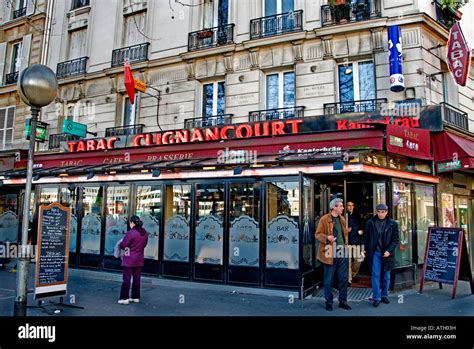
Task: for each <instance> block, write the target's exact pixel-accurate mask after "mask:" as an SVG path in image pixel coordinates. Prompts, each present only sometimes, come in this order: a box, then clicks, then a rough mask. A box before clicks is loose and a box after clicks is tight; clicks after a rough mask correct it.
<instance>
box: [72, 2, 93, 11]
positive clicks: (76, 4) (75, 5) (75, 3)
mask: <svg viewBox="0 0 474 349" xmlns="http://www.w3.org/2000/svg"><path fill="white" fill-rule="evenodd" d="M84 6H89V0H72V3H71V10H75V9H77V8H80V7H84Z"/></svg>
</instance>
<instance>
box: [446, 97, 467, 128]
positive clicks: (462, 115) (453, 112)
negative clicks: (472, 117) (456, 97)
mask: <svg viewBox="0 0 474 349" xmlns="http://www.w3.org/2000/svg"><path fill="white" fill-rule="evenodd" d="M440 106H441V115H442V118H443V121H444V122H447V123H448V124H451V125H454V126H456V127H459V128H461V129H463V130H466V131H469V118H468V115H467V113H466V112H463V111H462V110H460V109H458V108H456V107H454V106H452V105H451V104H448V103H444V102H442V103H440Z"/></svg>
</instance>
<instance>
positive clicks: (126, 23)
mask: <svg viewBox="0 0 474 349" xmlns="http://www.w3.org/2000/svg"><path fill="white" fill-rule="evenodd" d="M134 16H143V21H144V23H143V30H142V31H140V30H139V29H138V23H137V22H135V20H134V19H133V18H134ZM135 18H136V17H135ZM132 21H133V27H134V28H135V29H136V31H137V32H138V33H140V36H141V37H142V38H141V41H140V42H135V43H130V42H129V30H128V29H129V27H130V24H132ZM146 24H147V11H146V9H145V10H143V11H137V12H133V13H130V14H126V15H124V16H123V35H122V47H129V46H135V45H140V44H144V43H145V42H146Z"/></svg>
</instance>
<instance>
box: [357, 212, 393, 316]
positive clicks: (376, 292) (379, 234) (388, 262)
mask: <svg viewBox="0 0 474 349" xmlns="http://www.w3.org/2000/svg"><path fill="white" fill-rule="evenodd" d="M376 210H377V215H375V216H374V217H373V218H371V219H369V221H368V222H367V225H366V227H365V235H366V236H365V244H364V246H365V251H364V256H365V253H367V256H368V259H369V260H368V262H369V268H370V269H371V271H372V293H373V305H374V307H378V306H379V305H380V302H382V303H385V304H388V303H390V301H389V300H388V288H389V286H390V271H391V270H392V269H393V267H394V265H395V248H396V247H397V246H398V243H399V241H400V234H399V231H398V224H397V222H395V221H394V220H393V219H391V218H388V217H387V213H388V207H387V205H385V204H380V205H377V207H376Z"/></svg>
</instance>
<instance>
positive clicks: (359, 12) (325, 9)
mask: <svg viewBox="0 0 474 349" xmlns="http://www.w3.org/2000/svg"><path fill="white" fill-rule="evenodd" d="M381 8H382V6H381V0H358V1H357V2H355V3H351V2H350V1H346V3H345V4H343V5H338V6H331V5H323V6H321V25H322V26H323V27H325V26H329V25H336V24H344V23H351V22H360V21H366V20H368V19H372V18H379V17H381V16H382V11H381Z"/></svg>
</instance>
